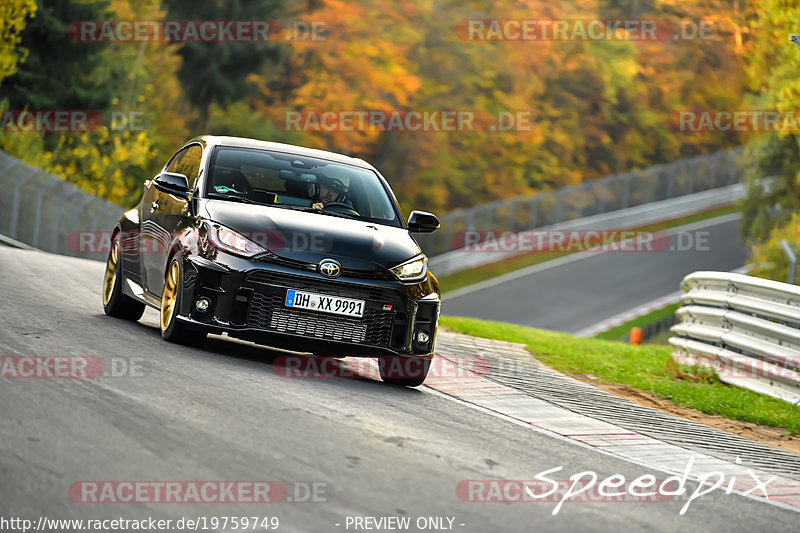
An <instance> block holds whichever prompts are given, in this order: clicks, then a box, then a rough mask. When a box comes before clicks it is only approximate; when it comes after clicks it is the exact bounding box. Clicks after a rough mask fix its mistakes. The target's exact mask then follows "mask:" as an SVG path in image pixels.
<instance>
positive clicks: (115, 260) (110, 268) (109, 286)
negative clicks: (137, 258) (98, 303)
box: [103, 239, 119, 305]
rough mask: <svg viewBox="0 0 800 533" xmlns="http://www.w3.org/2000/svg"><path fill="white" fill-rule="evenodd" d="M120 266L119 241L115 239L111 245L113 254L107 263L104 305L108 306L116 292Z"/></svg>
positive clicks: (104, 278) (104, 282)
mask: <svg viewBox="0 0 800 533" xmlns="http://www.w3.org/2000/svg"><path fill="white" fill-rule="evenodd" d="M118 266H119V240H117V239H114V243H113V244H112V245H111V252H110V253H109V254H108V261H106V274H105V276H104V277H103V304H105V305H108V302H110V301H111V295H112V294H113V292H114V284H115V283H116V282H117V268H118Z"/></svg>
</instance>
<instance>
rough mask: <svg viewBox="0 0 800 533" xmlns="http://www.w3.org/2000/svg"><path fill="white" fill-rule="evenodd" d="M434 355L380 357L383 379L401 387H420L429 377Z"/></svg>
mask: <svg viewBox="0 0 800 533" xmlns="http://www.w3.org/2000/svg"><path fill="white" fill-rule="evenodd" d="M432 359H433V358H432V357H407V356H403V355H390V356H387V357H381V358H379V359H378V369H379V370H380V373H381V380H383V382H384V383H389V384H390V385H397V386H400V387H419V386H420V385H422V383H423V382H424V381H425V378H426V377H428V370H429V369H430V367H431V360H432Z"/></svg>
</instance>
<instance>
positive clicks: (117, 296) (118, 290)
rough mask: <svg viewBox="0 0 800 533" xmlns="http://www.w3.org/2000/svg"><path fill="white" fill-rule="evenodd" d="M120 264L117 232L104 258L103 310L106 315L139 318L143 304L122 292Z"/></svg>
mask: <svg viewBox="0 0 800 533" xmlns="http://www.w3.org/2000/svg"><path fill="white" fill-rule="evenodd" d="M121 265H122V246H121V245H120V238H119V234H117V235H115V236H114V241H113V242H112V243H111V250H109V252H108V259H106V271H105V274H104V276H103V311H105V313H106V314H107V315H108V316H113V317H116V318H124V319H126V320H139V319H140V318H142V314H143V313H144V308H145V304H144V303H142V302H140V301H138V300H134V299H133V298H131V297H130V296H128V295H127V294H123V292H122V271H121Z"/></svg>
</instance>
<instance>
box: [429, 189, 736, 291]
mask: <svg viewBox="0 0 800 533" xmlns="http://www.w3.org/2000/svg"><path fill="white" fill-rule="evenodd" d="M746 192H747V191H746V189H745V186H744V185H742V184H736V185H730V186H727V187H721V188H719V189H713V190H710V191H703V192H698V193H695V194H690V195H687V196H681V197H679V198H672V199H670V200H662V201H660V202H654V203H650V204H645V205H640V206H636V207H629V208H627V209H620V210H618V211H612V212H610V213H603V214H600V215H594V216H590V217H584V218H578V219H575V220H569V221H567V222H562V223H560V224H553V225H552V226H543V227H541V228H537V229H538V230H553V231H557V230H578V231H579V230H595V231H598V230H620V229H629V228H635V227H641V226H646V225H648V224H653V223H656V222H663V221H665V220H670V219H676V218H680V217H684V216H688V215H693V214H695V213H700V212H702V211H706V210H708V209H714V208H716V207H724V206H727V205H732V204H734V203H735V202H736V201H737V200H738V199H740V198H744V196H745V195H746ZM519 233H520V232H518V233H514V234H512V235H511V236H510V238H509V239H507V241H508V242H510V243H513V242H514V240H515V237H514V236H515V235H519ZM500 235H501V234H500V232H498V233H497V237H498V238H499V237H500ZM480 245H481V243H476V245H475V248H477V249H480ZM498 247H499V246H498ZM511 248H512V251H502V250H498V251H480V252H476V251H474V248H473V249H472V250H467V249H464V248H462V249H459V250H453V251H450V252H446V253H443V254H439V255H436V256H433V257H431V258H430V260H429V262H428V264H429V266H430V269H431V271H432V272H434V273H435V274H436V275H437V276H446V275H448V274H452V273H454V272H459V271H461V270H467V269H470V268H475V267H479V266H481V265H488V264H490V263H495V262H497V261H502V260H504V259H508V258H510V257H514V256H518V255H523V254H525V253H529V252H525V251H519V250H513V248H514V246H511Z"/></svg>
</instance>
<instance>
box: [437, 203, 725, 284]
mask: <svg viewBox="0 0 800 533" xmlns="http://www.w3.org/2000/svg"><path fill="white" fill-rule="evenodd" d="M737 210H738V209H737V207H736V206H728V207H720V208H716V209H709V210H707V211H702V212H700V213H695V214H694V215H688V216H685V217H681V218H676V219H674V220H669V221H666V222H661V223H658V224H651V225H649V226H642V227H639V228H631V230H632V231H634V230H635V231H664V230H667V229H671V228H676V227H678V226H683V225H685V224H691V223H692V222H699V221H701V220H707V219H709V218H714V217H719V216H722V215H727V214H730V213H735V212H736V211H737ZM569 253H570V252H541V253H539V252H533V253H529V254H525V255H520V256H517V257H512V258H510V259H506V260H504V261H498V262H496V263H490V264H488V265H483V266H479V267H477V268H471V269H469V270H462V271H461V272H455V273H453V274H449V275H447V276H442V277H437V279H438V280H439V287H440V288H441V290H442V291H443V292H445V293H446V292H448V291H454V290H456V289H460V288H462V287H467V286H469V285H473V284H475V283H480V282H481V281H486V280H487V279H491V278H496V277H497V276H502V275H503V274H508V273H509V272H513V271H515V270H520V269H522V268H525V267H529V266H533V265H538V264H539V263H544V262H545V261H550V260H552V259H556V258H558V257H561V256H564V255H568V254H569Z"/></svg>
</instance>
